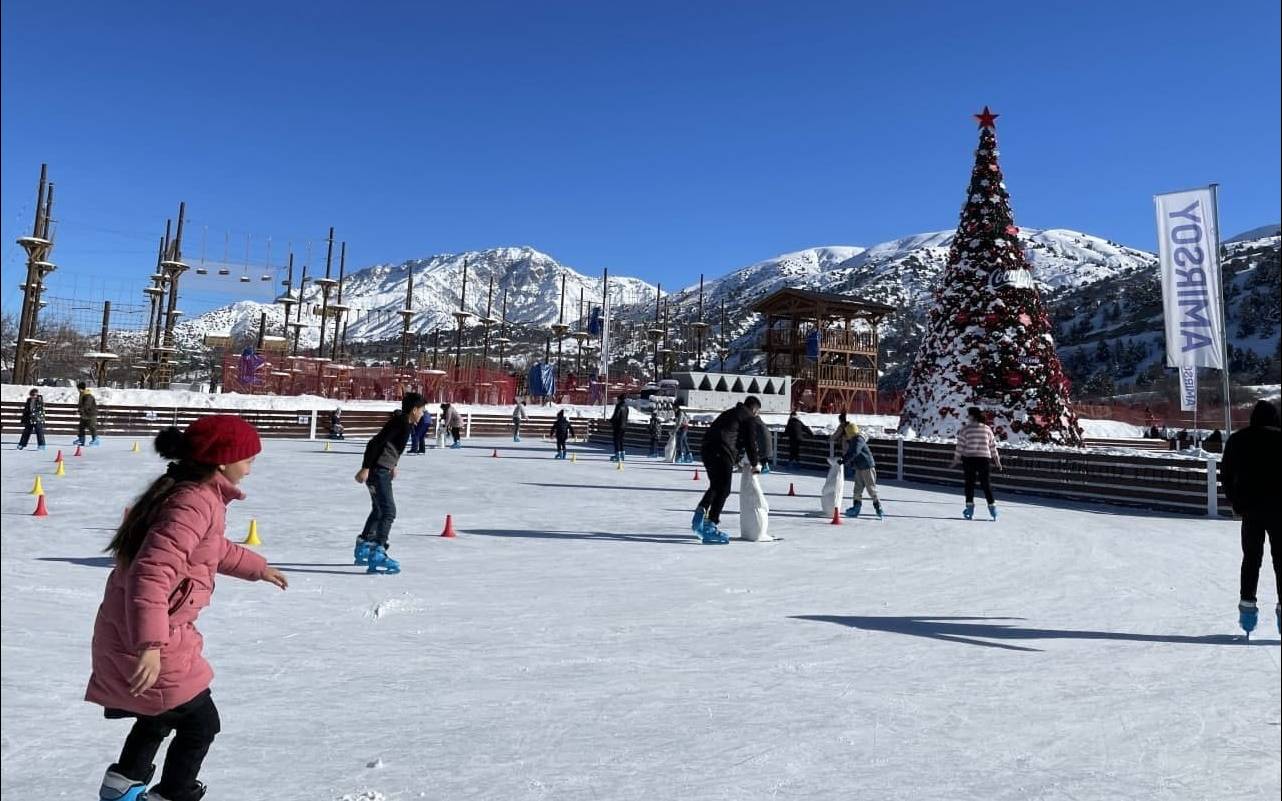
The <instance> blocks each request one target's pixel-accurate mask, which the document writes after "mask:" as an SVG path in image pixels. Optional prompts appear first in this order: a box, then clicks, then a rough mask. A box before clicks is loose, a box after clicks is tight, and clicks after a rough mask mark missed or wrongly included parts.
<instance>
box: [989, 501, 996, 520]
mask: <svg viewBox="0 0 1282 801" xmlns="http://www.w3.org/2000/svg"><path fill="white" fill-rule="evenodd" d="M988 516H989V517H991V518H992V519H994V520H996V519H997V504H995V503H990V504H988Z"/></svg>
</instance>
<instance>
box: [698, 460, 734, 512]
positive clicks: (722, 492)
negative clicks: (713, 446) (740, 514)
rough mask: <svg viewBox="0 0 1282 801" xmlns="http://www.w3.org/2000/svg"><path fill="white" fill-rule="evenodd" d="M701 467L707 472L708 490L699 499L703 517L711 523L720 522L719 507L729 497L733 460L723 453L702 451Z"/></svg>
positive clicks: (720, 507) (723, 504)
mask: <svg viewBox="0 0 1282 801" xmlns="http://www.w3.org/2000/svg"><path fill="white" fill-rule="evenodd" d="M701 456H702V458H703V469H704V470H705V471H706V472H707V474H708V491H707V492H705V493H703V499H702V500H701V501H699V505H700V506H702V507H703V508H704V509H705V510H706V512H705V515H704V516H705V518H706V519H707V520H710V521H712V522H713V523H718V524H719V523H721V509H722V508H723V507H724V506H725V505H726V499H727V498H729V497H730V481H731V479H732V478H733V477H734V460H733V459H731V458H730V457H729V456H727V455H725V454H724V453H717V452H709V451H704V452H703V453H702V454H701Z"/></svg>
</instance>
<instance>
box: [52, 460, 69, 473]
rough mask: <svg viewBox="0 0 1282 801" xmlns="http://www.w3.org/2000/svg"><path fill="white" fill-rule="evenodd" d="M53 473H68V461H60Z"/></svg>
mask: <svg viewBox="0 0 1282 801" xmlns="http://www.w3.org/2000/svg"><path fill="white" fill-rule="evenodd" d="M53 474H54V475H55V476H65V475H67V463H66V462H58V469H57V470H55V471H53Z"/></svg>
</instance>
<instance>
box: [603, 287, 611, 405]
mask: <svg viewBox="0 0 1282 801" xmlns="http://www.w3.org/2000/svg"><path fill="white" fill-rule="evenodd" d="M609 303H610V269H609V268H608V267H603V268H602V269H601V419H602V420H604V419H605V413H606V410H607V409H608V408H609V405H610V306H609Z"/></svg>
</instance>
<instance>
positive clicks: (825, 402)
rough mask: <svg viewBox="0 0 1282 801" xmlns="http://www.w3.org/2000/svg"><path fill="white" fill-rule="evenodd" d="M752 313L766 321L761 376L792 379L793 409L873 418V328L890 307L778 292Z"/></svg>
mask: <svg viewBox="0 0 1282 801" xmlns="http://www.w3.org/2000/svg"><path fill="white" fill-rule="evenodd" d="M752 310H753V311H755V312H758V313H759V314H761V315H762V316H764V317H765V318H766V319H765V323H766V324H765V330H764V332H763V334H762V342H761V349H762V351H763V352H764V353H765V357H766V359H765V366H764V368H765V369H764V370H763V372H764V373H766V374H767V375H772V376H788V377H790V378H792V387H791V390H792V404H793V407H794V408H797V409H801V410H804V411H817V412H836V411H852V412H874V411H875V410H876V408H877V375H878V370H877V326H878V324H879V323H880V322H881V320H882V319H884V318H885V317H886V316H887V315H890V314H892V313H894V312H895V311H896V309H895V307H894V306H887V305H886V304H884V303H873V302H871V301H866V300H860V299H859V298H853V297H850V296H848V295H838V294H834V293H830V292H812V291H810V290H805V289H791V288H788V289H780V290H778V291H777V292H774V293H772V294H770V295H768V296H766V297H765V298H763V299H762V300H760V301H758V302H757V303H756V304H755V305H754V306H753V307H752Z"/></svg>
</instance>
